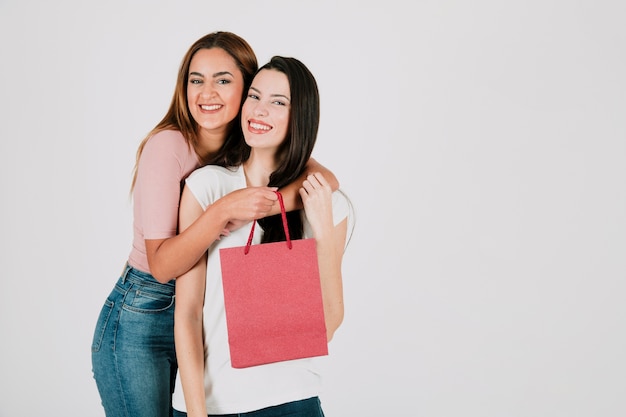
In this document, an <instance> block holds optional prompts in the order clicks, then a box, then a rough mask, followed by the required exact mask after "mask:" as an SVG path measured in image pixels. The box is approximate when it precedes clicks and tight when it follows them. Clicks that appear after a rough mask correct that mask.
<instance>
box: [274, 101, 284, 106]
mask: <svg viewBox="0 0 626 417" xmlns="http://www.w3.org/2000/svg"><path fill="white" fill-rule="evenodd" d="M273 103H274V104H278V105H279V106H286V104H285V103H283V102H282V101H279V100H276V101H274V102H273Z"/></svg>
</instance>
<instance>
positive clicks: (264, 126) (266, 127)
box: [248, 122, 272, 132]
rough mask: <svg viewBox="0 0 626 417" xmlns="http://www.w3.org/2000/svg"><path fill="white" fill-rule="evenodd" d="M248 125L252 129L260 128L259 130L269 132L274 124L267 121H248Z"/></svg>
mask: <svg viewBox="0 0 626 417" xmlns="http://www.w3.org/2000/svg"><path fill="white" fill-rule="evenodd" d="M248 126H249V127H250V129H252V130H259V131H263V132H268V131H270V130H272V126H270V125H267V124H265V123H259V122H248Z"/></svg>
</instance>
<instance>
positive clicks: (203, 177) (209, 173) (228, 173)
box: [187, 165, 241, 182]
mask: <svg viewBox="0 0 626 417" xmlns="http://www.w3.org/2000/svg"><path fill="white" fill-rule="evenodd" d="M239 171H240V167H231V168H225V167H221V166H219V165H205V166H203V167H200V168H198V169H196V170H194V171H193V172H192V173H191V174H190V175H189V177H188V178H187V182H198V181H202V182H204V181H210V180H217V181H227V180H228V179H236V178H239V177H240V175H241V174H240V172H239Z"/></svg>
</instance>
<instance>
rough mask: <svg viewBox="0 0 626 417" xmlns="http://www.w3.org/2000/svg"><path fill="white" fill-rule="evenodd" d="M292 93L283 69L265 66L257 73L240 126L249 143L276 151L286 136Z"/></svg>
mask: <svg viewBox="0 0 626 417" xmlns="http://www.w3.org/2000/svg"><path fill="white" fill-rule="evenodd" d="M290 93H291V92H290V88H289V81H288V80H287V76H286V75H285V74H284V73H282V72H279V71H276V70H267V69H264V70H261V71H259V73H258V74H257V75H256V76H255V77H254V80H253V81H252V85H251V86H250V89H249V90H248V96H247V98H246V101H245V102H244V103H243V108H242V110H241V128H242V130H243V135H244V137H245V139H246V143H247V144H248V145H249V146H250V147H252V148H255V149H267V150H272V151H274V152H275V151H276V149H277V148H278V146H280V144H281V143H282V142H283V141H284V140H285V137H286V135H287V131H288V129H289V114H290V112H291V95H290Z"/></svg>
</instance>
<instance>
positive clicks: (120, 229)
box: [0, 0, 626, 417]
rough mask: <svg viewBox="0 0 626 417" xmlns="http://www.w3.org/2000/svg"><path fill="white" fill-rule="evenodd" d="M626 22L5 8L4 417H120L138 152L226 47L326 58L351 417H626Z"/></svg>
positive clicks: (441, 14) (524, 9)
mask: <svg viewBox="0 0 626 417" xmlns="http://www.w3.org/2000/svg"><path fill="white" fill-rule="evenodd" d="M625 21H626V3H625V2H623V1H617V0H615V1H603V0H594V1H591V0H589V1H586V0H584V1H583V0H581V1H577V0H569V1H566V0H541V1H537V0H526V1H517V2H511V1H496V0H476V1H471V2H469V1H461V0H458V1H454V0H441V1H419V0H418V1H414V2H405V1H400V0H379V1H369V0H366V1H356V0H351V1H332V2H331V1H316V2H311V1H302V2H299V1H291V0H289V1H287V0H285V1H272V0H269V1H264V2H257V1H221V2H217V1H208V0H207V1H170V2H165V1H148V0H143V1H119V0H112V1H98V2H96V1H78V0H75V1H64V0H60V1H17V0H0V57H1V60H2V65H1V66H0V95H1V97H2V104H1V105H0V106H1V108H0V110H1V111H0V117H1V118H2V123H0V170H1V180H0V181H1V183H0V184H1V187H2V188H1V192H2V212H1V216H0V239H1V243H2V248H1V251H0V264H1V265H0V266H1V271H2V276H3V280H2V281H3V283H2V287H1V290H0V294H1V301H0V338H1V341H0V383H1V386H0V416H2V417H9V416H10V417H14V416H25V417H30V416H41V415H69V416H103V412H102V409H101V406H100V404H99V398H98V395H97V391H96V386H95V383H94V381H93V379H92V375H91V362H90V345H91V338H92V332H93V327H94V324H95V321H96V318H97V315H98V312H99V310H100V308H101V306H102V303H103V301H104V299H105V297H106V296H107V295H108V293H109V291H110V290H111V288H112V286H113V284H114V282H115V281H116V279H117V277H118V275H119V273H120V271H121V269H122V266H123V264H124V262H125V260H126V257H127V255H128V253H129V250H130V245H131V231H132V230H131V229H132V224H131V222H132V219H131V207H132V206H131V202H130V200H129V195H128V191H129V186H130V181H131V171H132V168H133V164H134V158H135V151H136V149H137V145H138V144H139V142H140V140H141V139H142V138H143V136H144V135H145V134H146V133H147V132H148V131H149V130H150V129H151V128H152V127H153V126H154V125H155V124H156V123H157V122H158V121H159V120H160V119H161V117H162V116H163V114H164V112H165V111H166V109H167V107H168V105H169V103H170V100H171V96H172V93H173V88H174V83H175V77H176V73H177V69H178V65H179V64H180V61H181V59H182V57H183V55H184V53H185V52H186V50H187V48H188V47H189V46H190V45H191V43H192V42H194V41H195V40H196V39H197V38H199V37H200V36H202V35H204V34H206V33H208V32H211V31H215V30H230V31H233V32H236V33H238V34H239V35H241V36H243V37H244V38H246V39H247V40H248V41H249V42H250V44H251V45H252V46H253V48H254V49H255V51H256V52H257V55H258V58H259V62H260V63H264V62H266V61H267V60H268V59H269V58H270V57H271V56H272V55H274V54H281V55H291V56H295V57H297V58H299V59H301V60H302V61H303V62H304V63H306V64H307V65H308V66H309V67H310V69H311V70H312V71H313V73H314V74H315V76H316V78H317V80H318V83H319V86H320V91H321V99H322V120H321V128H320V135H319V139H318V144H317V146H316V150H315V151H314V156H315V157H316V158H317V159H318V160H319V161H320V162H322V163H323V164H325V165H326V166H328V167H329V168H331V169H332V170H333V171H334V172H335V173H336V175H337V176H338V177H339V179H340V180H341V184H342V186H343V188H344V190H345V191H346V192H347V193H348V194H349V195H350V197H351V198H352V201H353V204H354V206H355V208H356V213H357V228H356V231H355V233H354V237H353V239H352V241H351V243H350V246H349V247H348V250H347V253H346V257H345V263H344V282H345V303H346V317H345V321H344V323H343V326H342V327H341V328H340V329H339V331H338V332H337V333H336V336H335V339H334V340H333V341H332V342H331V345H330V351H331V353H330V356H329V357H328V358H327V361H326V369H325V375H324V387H325V390H324V393H323V395H322V402H323V406H324V409H325V412H326V415H327V416H328V417H339V416H341V417H348V416H350V417H351V416H366V417H370V416H371V417H374V416H391V415H405V416H418V417H422V416H423V417H452V416H476V417H513V416H515V417H517V416H520V417H521V416H523V417H539V416H541V417H543V416H546V417H548V416H549V417H555V416H564V417H565V416H567V417H576V416H585V417H587V416H589V417H598V416H602V417H614V416H615V417H617V416H620V417H621V416H624V415H626V400H625V397H624V393H625V392H626V358H625V355H624V353H625V351H626V340H625V337H624V334H625V330H626V328H625V326H626V307H625V305H624V301H625V298H626V297H625V296H626V280H625V278H626V276H625V275H626V256H625V255H626V184H625V179H626V118H625V116H626V77H625V76H624V74H626V26H625V25H624V22H625Z"/></svg>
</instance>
